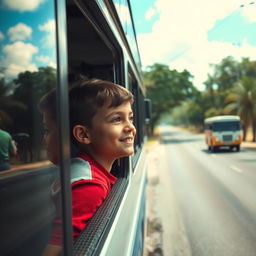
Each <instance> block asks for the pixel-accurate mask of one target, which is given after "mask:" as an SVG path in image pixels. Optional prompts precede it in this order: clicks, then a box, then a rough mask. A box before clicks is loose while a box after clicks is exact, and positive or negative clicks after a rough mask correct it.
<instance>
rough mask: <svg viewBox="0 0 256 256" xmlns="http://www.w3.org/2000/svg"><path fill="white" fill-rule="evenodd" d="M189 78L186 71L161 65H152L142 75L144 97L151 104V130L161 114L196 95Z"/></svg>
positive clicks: (189, 75)
mask: <svg viewBox="0 0 256 256" xmlns="http://www.w3.org/2000/svg"><path fill="white" fill-rule="evenodd" d="M191 78H192V75H191V74H190V73H189V72H188V71H187V70H184V71H182V72H178V71H177V70H170V69H169V67H168V66H167V65H163V64H154V65H152V66H150V67H149V71H147V72H145V73H144V82H145V85H146V95H147V97H148V98H150V99H151V102H152V120H151V127H152V129H153V128H154V127H155V125H156V124H157V122H158V121H159V120H160V118H161V116H162V115H163V114H165V113H167V112H169V111H170V110H171V109H172V108H174V107H176V106H177V105H179V104H181V103H182V101H184V100H185V99H187V98H188V97H193V96H194V95H195V94H196V92H197V90H196V88H195V87H194V85H193V83H192V82H191V81H190V80H191Z"/></svg>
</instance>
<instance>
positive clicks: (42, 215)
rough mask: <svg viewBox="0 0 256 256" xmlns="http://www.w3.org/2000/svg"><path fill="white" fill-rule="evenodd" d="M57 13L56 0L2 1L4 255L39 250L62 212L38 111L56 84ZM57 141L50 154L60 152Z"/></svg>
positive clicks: (0, 215) (0, 213)
mask: <svg viewBox="0 0 256 256" xmlns="http://www.w3.org/2000/svg"><path fill="white" fill-rule="evenodd" d="M54 13H55V11H54V1H53V0H46V1H2V2H1V6H0V144H1V147H0V148H1V150H0V168H1V169H0V170H1V171H0V188H1V196H0V204H1V210H0V226H1V234H2V236H3V237H1V240H0V255H40V254H41V252H42V251H43V249H44V248H45V246H46V245H47V243H48V242H49V238H50V234H52V221H53V220H54V219H55V217H56V214H57V215H60V212H61V209H60V207H59V206H58V205H59V204H60V201H61V200H60V193H59V190H60V185H59V182H57V181H58V176H59V169H58V168H57V167H55V166H54V165H52V164H51V162H50V161H49V159H48V153H47V147H46V145H45V140H44V132H45V131H44V127H43V122H42V115H41V114H40V112H39V110H38V103H39V101H40V98H41V97H42V96H43V95H44V94H45V93H46V92H48V91H49V90H51V89H52V88H55V87H56V40H55V35H56V33H55V29H56V28H55V27H56V26H55V17H54ZM53 107H54V112H56V111H55V104H54V106H53ZM46 128H47V130H48V132H49V133H50V132H51V131H49V129H54V128H53V126H52V127H46ZM57 140H58V135H56V134H55V142H54V143H53V142H52V144H53V145H54V148H53V147H51V149H54V150H55V151H54V153H53V152H51V154H55V155H58V154H59V152H58V150H59V148H58V147H57V145H58V141H57ZM48 143H49V142H48ZM48 149H49V147H48ZM60 223H61V221H60ZM57 235H58V236H59V239H60V240H61V236H62V232H61V228H59V232H58V234H57Z"/></svg>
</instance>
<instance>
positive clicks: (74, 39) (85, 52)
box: [67, 1, 114, 82]
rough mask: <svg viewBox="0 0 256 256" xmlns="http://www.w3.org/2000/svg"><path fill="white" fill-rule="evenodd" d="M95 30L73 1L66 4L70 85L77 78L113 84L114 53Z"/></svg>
mask: <svg viewBox="0 0 256 256" xmlns="http://www.w3.org/2000/svg"><path fill="white" fill-rule="evenodd" d="M95 29H99V28H97V27H96V25H95V24H93V21H92V20H91V21H90V20H89V19H88V17H86V16H85V14H83V13H82V11H81V10H80V9H79V8H78V7H77V5H76V4H75V3H74V2H73V1H68V4H67V37H68V64H69V66H68V68H69V81H70V82H72V81H74V80H77V79H79V78H80V76H83V77H87V78H100V79H104V80H109V81H114V52H113V51H111V49H110V48H109V47H107V46H106V43H105V42H104V41H103V40H102V38H101V37H100V36H99V33H97V32H96V30H95ZM102 36H104V35H103V34H102Z"/></svg>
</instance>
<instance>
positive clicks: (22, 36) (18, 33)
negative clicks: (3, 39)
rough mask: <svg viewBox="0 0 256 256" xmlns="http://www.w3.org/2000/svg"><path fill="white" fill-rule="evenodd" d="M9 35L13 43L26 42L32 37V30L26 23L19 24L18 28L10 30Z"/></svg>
mask: <svg viewBox="0 0 256 256" xmlns="http://www.w3.org/2000/svg"><path fill="white" fill-rule="evenodd" d="M7 34H8V35H9V36H10V40H11V41H18V40H26V39H28V38H30V37H31V34H32V28H31V27H29V26H27V25H26V24H24V23H18V24H17V25H16V26H14V27H11V28H9V29H8V32H7Z"/></svg>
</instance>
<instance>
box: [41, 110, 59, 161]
mask: <svg viewBox="0 0 256 256" xmlns="http://www.w3.org/2000/svg"><path fill="white" fill-rule="evenodd" d="M43 124H44V128H45V134H44V141H45V144H46V150H47V154H48V158H49V160H50V161H51V162H52V163H53V164H56V165H58V164H60V159H59V158H60V155H59V140H58V138H59V136H58V131H57V125H56V122H55V121H54V120H52V117H51V114H50V113H49V111H44V112H43Z"/></svg>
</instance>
